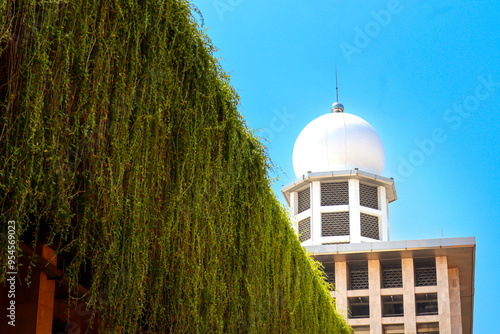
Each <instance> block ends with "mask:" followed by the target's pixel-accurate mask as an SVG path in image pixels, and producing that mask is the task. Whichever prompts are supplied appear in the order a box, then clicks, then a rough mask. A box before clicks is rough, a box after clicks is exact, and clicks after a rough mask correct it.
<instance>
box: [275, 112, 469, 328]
mask: <svg viewBox="0 0 500 334" xmlns="http://www.w3.org/2000/svg"><path fill="white" fill-rule="evenodd" d="M293 155H294V156H293V162H294V169H295V173H296V176H297V179H296V180H295V181H294V182H292V183H291V184H289V185H286V186H284V187H283V189H282V192H283V194H284V196H285V198H286V200H287V202H288V204H289V205H290V207H291V209H292V212H293V214H294V216H295V218H296V225H295V229H296V231H297V233H298V235H299V240H300V241H301V243H302V245H303V246H304V247H305V248H306V249H307V250H308V251H310V252H311V254H312V256H313V257H314V258H315V259H316V260H318V261H320V262H321V263H322V264H323V266H324V268H325V273H326V276H327V277H326V279H327V280H328V282H329V283H332V286H333V287H334V289H333V290H332V296H333V297H334V298H335V300H336V306H337V309H338V310H339V311H340V312H341V314H343V315H344V316H346V318H348V322H349V324H350V325H351V326H352V327H353V329H354V331H355V333H374V334H378V333H394V334H395V333H432V334H434V333H443V334H449V333H450V334H451V333H453V334H458V333H467V334H469V333H472V332H473V309H474V266H475V238H454V239H429V240H406V241H390V233H389V231H390V229H389V203H391V202H393V201H395V200H396V199H397V194H396V189H395V186H394V180H393V179H392V178H387V177H384V176H382V174H383V169H384V164H385V153H384V149H383V145H382V141H381V140H380V137H379V136H378V134H377V132H376V131H375V129H374V128H373V127H372V126H371V125H370V124H368V123H367V122H366V121H364V120H362V119H361V118H359V117H357V116H354V115H351V114H347V113H344V112H343V106H342V105H341V104H339V103H335V104H334V105H333V106H332V113H330V114H326V115H323V116H320V117H318V118H317V119H315V120H313V121H312V122H311V123H309V125H307V126H306V128H304V130H303V131H302V132H301V134H300V135H299V137H298V139H297V141H296V143H295V147H294V153H293Z"/></svg>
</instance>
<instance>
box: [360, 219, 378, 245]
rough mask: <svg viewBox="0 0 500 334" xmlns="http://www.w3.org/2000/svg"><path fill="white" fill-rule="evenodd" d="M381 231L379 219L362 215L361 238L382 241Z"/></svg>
mask: <svg viewBox="0 0 500 334" xmlns="http://www.w3.org/2000/svg"><path fill="white" fill-rule="evenodd" d="M379 235H380V230H379V225H378V217H375V216H372V215H367V214H366V213H362V214H361V236H362V237H366V238H372V239H376V240H380V236H379Z"/></svg>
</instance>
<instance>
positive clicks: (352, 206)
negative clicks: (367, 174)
mask: <svg viewBox="0 0 500 334" xmlns="http://www.w3.org/2000/svg"><path fill="white" fill-rule="evenodd" d="M349 224H350V233H351V243H359V242H361V205H360V204H359V180H356V179H350V180H349Z"/></svg>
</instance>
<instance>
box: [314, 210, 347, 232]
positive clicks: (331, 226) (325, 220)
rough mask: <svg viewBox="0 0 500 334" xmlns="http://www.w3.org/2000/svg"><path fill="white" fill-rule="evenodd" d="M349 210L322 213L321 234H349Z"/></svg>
mask: <svg viewBox="0 0 500 334" xmlns="http://www.w3.org/2000/svg"><path fill="white" fill-rule="evenodd" d="M349 232H350V227H349V212H326V213H325V212H324V213H322V214H321V236H323V237H333V236H341V235H349Z"/></svg>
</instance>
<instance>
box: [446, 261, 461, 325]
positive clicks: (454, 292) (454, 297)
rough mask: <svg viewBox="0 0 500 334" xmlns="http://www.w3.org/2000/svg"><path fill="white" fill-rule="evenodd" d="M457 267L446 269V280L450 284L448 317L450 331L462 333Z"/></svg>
mask: <svg viewBox="0 0 500 334" xmlns="http://www.w3.org/2000/svg"><path fill="white" fill-rule="evenodd" d="M458 274H459V273H458V268H449V269H448V282H449V286H450V319H451V333H452V334H462V306H461V303H460V279H459V276H458Z"/></svg>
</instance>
